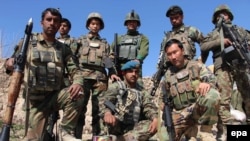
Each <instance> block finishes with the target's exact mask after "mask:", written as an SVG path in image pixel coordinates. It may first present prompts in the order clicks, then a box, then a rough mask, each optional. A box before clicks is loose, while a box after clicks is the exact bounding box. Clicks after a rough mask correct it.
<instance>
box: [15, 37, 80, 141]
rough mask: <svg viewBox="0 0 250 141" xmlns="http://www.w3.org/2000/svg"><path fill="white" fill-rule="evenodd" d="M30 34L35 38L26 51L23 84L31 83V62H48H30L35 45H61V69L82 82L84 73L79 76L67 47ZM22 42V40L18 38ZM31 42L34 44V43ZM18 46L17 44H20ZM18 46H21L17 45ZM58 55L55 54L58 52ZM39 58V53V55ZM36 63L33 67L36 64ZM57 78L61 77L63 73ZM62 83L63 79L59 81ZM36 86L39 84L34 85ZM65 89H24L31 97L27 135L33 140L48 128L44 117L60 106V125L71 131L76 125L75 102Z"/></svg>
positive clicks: (76, 111) (76, 112)
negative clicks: (62, 114)
mask: <svg viewBox="0 0 250 141" xmlns="http://www.w3.org/2000/svg"><path fill="white" fill-rule="evenodd" d="M33 37H36V39H35V40H32V44H31V43H30V45H29V49H28V52H27V62H26V66H25V74H24V84H25V87H26V88H31V87H32V86H29V85H31V84H30V83H29V81H28V80H29V72H31V71H32V70H31V67H32V65H38V66H39V67H40V66H42V65H45V67H46V65H47V63H36V64H35V63H33V62H32V60H31V59H30V56H31V53H32V49H33V48H34V45H35V46H39V48H40V49H43V48H44V50H47V49H48V48H56V47H60V48H61V49H62V53H61V56H58V57H60V58H62V60H60V61H61V62H60V63H61V64H63V66H62V69H65V68H66V67H67V69H68V70H69V75H70V76H71V77H72V78H73V79H74V81H73V84H80V85H83V81H82V80H83V76H81V75H79V70H78V69H77V66H76V65H75V64H74V62H73V59H72V52H71V50H70V49H69V48H67V47H66V46H64V45H63V44H61V43H60V42H58V41H57V42H55V43H54V44H52V45H48V44H46V42H45V40H44V38H43V36H42V34H40V33H39V34H38V33H34V34H33ZM21 42H22V41H21ZM34 42H35V43H36V44H34ZM19 45H20V44H19ZM19 49H20V47H19ZM18 52H19V50H16V52H15V54H18ZM57 55H58V54H57ZM41 57H42V56H41ZM38 66H35V67H38ZM59 77H61V78H62V77H63V76H62V75H61V76H59ZM61 83H63V82H61ZM57 85H59V86H63V84H60V83H58V84H57ZM37 87H39V86H37ZM65 91H66V90H62V91H61V92H60V90H57V89H55V90H53V89H52V90H50V91H46V89H44V90H32V91H27V90H26V92H28V95H29V99H30V117H29V119H30V120H29V131H28V136H27V138H29V139H31V138H36V140H38V139H40V138H41V137H42V134H43V132H44V128H45V127H47V126H46V124H47V118H48V116H49V115H50V114H51V113H53V112H56V111H58V110H60V109H63V110H64V112H65V113H68V114H67V115H64V117H63V121H62V123H61V125H62V127H63V128H64V129H65V130H66V131H67V132H72V131H73V129H74V128H75V125H76V119H77V118H78V114H79V113H78V109H79V108H81V107H79V105H78V104H79V103H78V101H71V100H70V98H69V94H68V93H66V92H65Z"/></svg>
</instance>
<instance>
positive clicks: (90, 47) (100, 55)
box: [78, 36, 107, 68]
mask: <svg viewBox="0 0 250 141" xmlns="http://www.w3.org/2000/svg"><path fill="white" fill-rule="evenodd" d="M79 42H80V46H81V47H80V48H79V50H78V56H80V57H79V64H81V65H82V66H94V67H100V68H103V67H105V66H104V63H103V62H104V61H103V59H104V58H105V56H107V41H106V40H105V39H101V40H90V39H88V38H87V37H86V36H83V37H81V39H80V41H79Z"/></svg>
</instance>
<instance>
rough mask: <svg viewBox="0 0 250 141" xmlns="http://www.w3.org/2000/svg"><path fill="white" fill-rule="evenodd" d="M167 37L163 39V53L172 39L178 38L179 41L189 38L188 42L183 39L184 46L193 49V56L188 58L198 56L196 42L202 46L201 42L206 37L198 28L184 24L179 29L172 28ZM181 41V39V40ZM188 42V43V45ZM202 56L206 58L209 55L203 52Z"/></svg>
mask: <svg viewBox="0 0 250 141" xmlns="http://www.w3.org/2000/svg"><path fill="white" fill-rule="evenodd" d="M165 35H166V36H165V37H164V38H163V41H162V43H161V51H163V50H164V47H165V45H166V42H167V41H168V40H169V39H171V38H175V37H178V38H177V39H179V38H181V39H183V36H184V37H186V36H188V37H186V38H187V40H188V41H185V40H184V39H183V41H182V42H183V43H184V44H188V45H187V46H191V47H190V48H193V49H192V54H193V55H188V56H192V59H193V57H194V56H195V55H196V48H195V42H196V43H198V44H200V43H201V41H202V40H203V39H204V36H203V34H202V32H201V31H200V30H199V29H197V28H196V27H193V26H185V25H184V24H183V25H182V26H180V27H178V28H172V30H171V31H168V32H166V33H165ZM179 40H180V39H179ZM186 42H188V43H186ZM201 56H202V57H203V56H204V57H206V56H208V54H204V53H203V52H202V53H201Z"/></svg>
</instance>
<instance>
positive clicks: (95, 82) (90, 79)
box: [71, 34, 110, 138]
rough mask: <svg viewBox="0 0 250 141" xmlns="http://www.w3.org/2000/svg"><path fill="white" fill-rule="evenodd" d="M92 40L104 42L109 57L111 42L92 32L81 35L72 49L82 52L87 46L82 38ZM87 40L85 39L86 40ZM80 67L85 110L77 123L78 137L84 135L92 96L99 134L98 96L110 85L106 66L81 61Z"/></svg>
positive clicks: (95, 129)
mask: <svg viewBox="0 0 250 141" xmlns="http://www.w3.org/2000/svg"><path fill="white" fill-rule="evenodd" d="M83 39H84V40H86V41H89V40H92V41H94V42H96V43H98V42H100V43H102V44H105V46H104V47H105V51H106V52H104V53H103V55H107V56H104V57H108V55H109V52H110V48H109V47H110V46H109V44H108V43H107V42H106V40H105V41H104V40H103V39H102V38H101V37H100V36H99V35H98V36H95V37H94V36H92V35H91V34H87V35H85V36H83V37H80V38H79V39H78V42H77V44H73V45H71V50H72V52H73V53H76V52H78V53H81V51H80V50H82V48H84V47H85V46H86V44H85V45H84V44H82V41H81V40H83ZM84 42H85V41H84ZM77 50H78V51H77ZM80 55H81V54H78V55H77V56H76V57H78V58H77V59H78V60H77V62H81V60H80V59H81V58H80ZM79 67H80V70H81V72H80V74H81V75H82V76H84V80H83V81H84V84H83V86H84V101H83V105H82V106H83V108H82V109H83V110H82V113H81V116H80V118H79V121H78V124H77V128H76V137H78V138H81V137H82V128H83V126H84V124H85V123H84V121H85V113H86V111H87V103H88V100H89V98H90V96H91V100H92V107H93V108H92V117H93V119H92V121H94V122H92V124H93V125H92V126H93V134H94V135H96V134H98V132H99V131H100V129H99V122H96V121H99V116H98V113H99V105H98V104H99V102H98V97H99V95H100V94H101V93H103V92H104V91H105V90H106V89H107V87H108V76H107V73H106V70H105V67H101V66H95V65H86V64H81V63H79Z"/></svg>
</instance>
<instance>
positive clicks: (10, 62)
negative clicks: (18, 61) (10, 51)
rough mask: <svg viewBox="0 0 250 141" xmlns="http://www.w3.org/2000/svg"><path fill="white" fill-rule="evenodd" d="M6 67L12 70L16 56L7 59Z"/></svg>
mask: <svg viewBox="0 0 250 141" xmlns="http://www.w3.org/2000/svg"><path fill="white" fill-rule="evenodd" d="M5 68H6V69H7V70H10V71H12V70H13V69H14V58H9V59H7V60H6V62H5Z"/></svg>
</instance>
